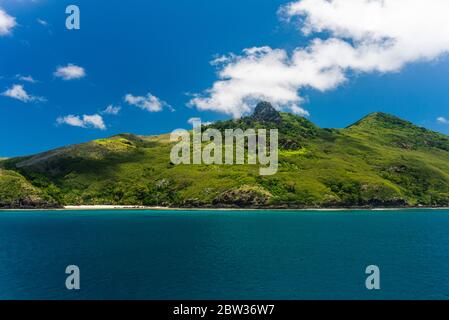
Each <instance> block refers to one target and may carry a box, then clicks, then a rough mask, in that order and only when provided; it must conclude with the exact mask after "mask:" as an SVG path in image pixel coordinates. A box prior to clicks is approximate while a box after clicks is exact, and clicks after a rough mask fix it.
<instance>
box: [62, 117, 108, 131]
mask: <svg viewBox="0 0 449 320" xmlns="http://www.w3.org/2000/svg"><path fill="white" fill-rule="evenodd" d="M56 122H57V123H58V124H67V125H69V126H73V127H80V128H94V129H100V130H106V125H105V124H104V121H103V118H102V117H101V116H100V115H99V114H93V115H86V114H85V115H83V116H75V115H68V116H63V117H59V118H57V119H56Z"/></svg>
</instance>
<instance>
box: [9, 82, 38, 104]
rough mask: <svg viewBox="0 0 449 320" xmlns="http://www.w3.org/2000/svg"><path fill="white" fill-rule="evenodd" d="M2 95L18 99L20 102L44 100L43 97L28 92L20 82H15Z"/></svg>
mask: <svg viewBox="0 0 449 320" xmlns="http://www.w3.org/2000/svg"><path fill="white" fill-rule="evenodd" d="M2 96H5V97H9V98H12V99H16V100H20V101H22V102H33V101H37V102H44V101H45V98H43V97H37V96H33V95H30V94H28V92H26V90H25V88H24V87H23V86H22V85H20V84H15V85H13V86H12V87H11V88H9V89H7V90H6V91H5V92H3V93H2Z"/></svg>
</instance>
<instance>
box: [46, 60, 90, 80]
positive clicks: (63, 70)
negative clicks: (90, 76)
mask: <svg viewBox="0 0 449 320" xmlns="http://www.w3.org/2000/svg"><path fill="white" fill-rule="evenodd" d="M54 76H55V77H58V78H61V79H63V80H66V81H68V80H77V79H81V78H84V77H85V76H86V71H85V70H84V68H82V67H80V66H77V65H74V64H72V63H69V64H68V65H67V66H65V67H62V66H60V67H58V68H57V69H56V71H55V72H54Z"/></svg>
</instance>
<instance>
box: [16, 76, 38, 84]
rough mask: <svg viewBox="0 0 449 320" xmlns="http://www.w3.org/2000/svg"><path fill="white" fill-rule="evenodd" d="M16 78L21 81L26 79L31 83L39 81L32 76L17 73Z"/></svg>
mask: <svg viewBox="0 0 449 320" xmlns="http://www.w3.org/2000/svg"><path fill="white" fill-rule="evenodd" d="M16 78H17V79H18V80H20V81H25V82H29V83H36V82H37V81H36V80H35V79H34V78H33V77H32V76H22V75H20V74H18V75H16Z"/></svg>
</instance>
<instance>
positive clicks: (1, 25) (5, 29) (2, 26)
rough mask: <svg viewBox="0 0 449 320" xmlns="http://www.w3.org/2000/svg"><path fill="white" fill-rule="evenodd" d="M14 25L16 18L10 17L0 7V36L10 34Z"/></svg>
mask: <svg viewBox="0 0 449 320" xmlns="http://www.w3.org/2000/svg"><path fill="white" fill-rule="evenodd" d="M16 25H17V22H16V18H14V17H11V16H10V15H9V14H8V13H6V11H5V10H3V9H2V8H0V36H5V35H8V34H10V33H11V31H12V29H14V27H15V26H16Z"/></svg>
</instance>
